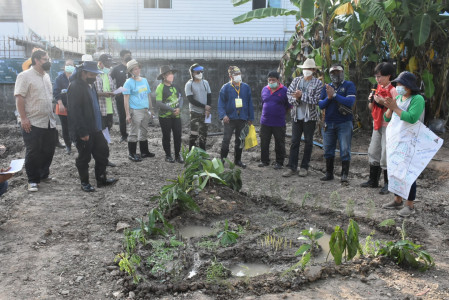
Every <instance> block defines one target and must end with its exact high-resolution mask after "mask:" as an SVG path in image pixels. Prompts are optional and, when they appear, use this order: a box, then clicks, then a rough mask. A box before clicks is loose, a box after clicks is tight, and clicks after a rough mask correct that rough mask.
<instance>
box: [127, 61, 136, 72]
mask: <svg viewBox="0 0 449 300" xmlns="http://www.w3.org/2000/svg"><path fill="white" fill-rule="evenodd" d="M138 65H139V63H138V62H137V60H135V59H131V60H130V61H129V62H127V63H126V72H128V73H130V72H131V71H132V70H133V69H134V68H135V67H137V66H138Z"/></svg>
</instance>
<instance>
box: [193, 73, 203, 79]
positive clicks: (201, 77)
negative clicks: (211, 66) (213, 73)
mask: <svg viewBox="0 0 449 300" xmlns="http://www.w3.org/2000/svg"><path fill="white" fill-rule="evenodd" d="M193 77H195V79H198V80H201V79H203V73H200V74H195V75H194V76H193Z"/></svg>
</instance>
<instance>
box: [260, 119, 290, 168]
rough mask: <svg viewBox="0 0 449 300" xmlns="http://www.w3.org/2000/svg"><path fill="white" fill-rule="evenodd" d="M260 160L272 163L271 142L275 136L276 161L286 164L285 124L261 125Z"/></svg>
mask: <svg viewBox="0 0 449 300" xmlns="http://www.w3.org/2000/svg"><path fill="white" fill-rule="evenodd" d="M259 135H260V160H261V161H262V162H263V163H266V164H269V163H270V142H271V136H272V135H273V136H274V151H275V152H276V162H277V163H278V164H280V165H284V158H285V126H283V127H275V126H266V125H263V124H261V125H260V132H259Z"/></svg>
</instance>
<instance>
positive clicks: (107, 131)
mask: <svg viewBox="0 0 449 300" xmlns="http://www.w3.org/2000/svg"><path fill="white" fill-rule="evenodd" d="M103 135H104V138H105V139H106V141H107V142H108V144H110V143H111V136H110V134H109V129H108V128H107V127H106V128H105V129H103Z"/></svg>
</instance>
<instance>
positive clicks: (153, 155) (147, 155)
mask: <svg viewBox="0 0 449 300" xmlns="http://www.w3.org/2000/svg"><path fill="white" fill-rule="evenodd" d="M155 156H156V154H154V153H152V152H147V153H140V157H141V158H146V157H155Z"/></svg>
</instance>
